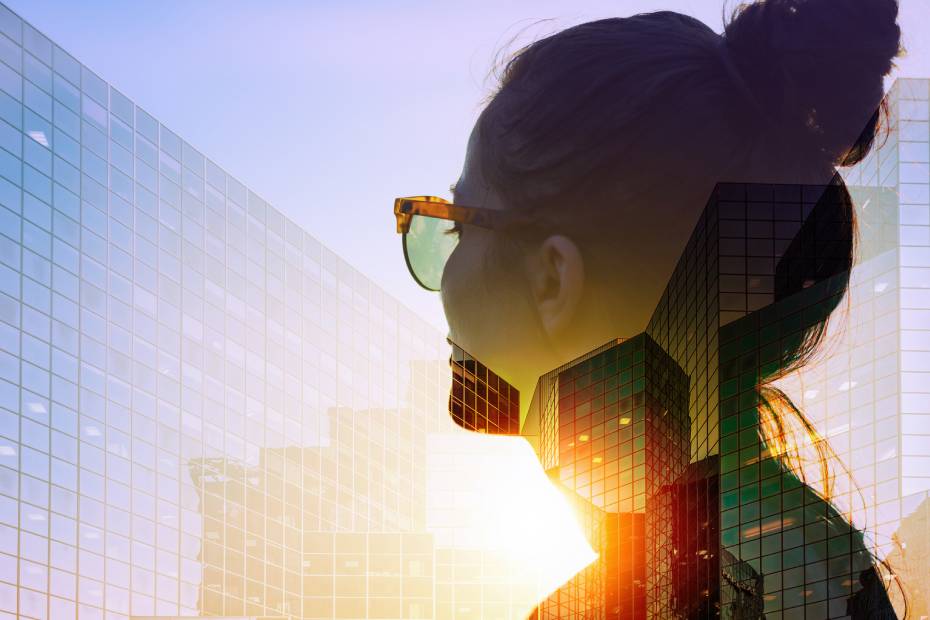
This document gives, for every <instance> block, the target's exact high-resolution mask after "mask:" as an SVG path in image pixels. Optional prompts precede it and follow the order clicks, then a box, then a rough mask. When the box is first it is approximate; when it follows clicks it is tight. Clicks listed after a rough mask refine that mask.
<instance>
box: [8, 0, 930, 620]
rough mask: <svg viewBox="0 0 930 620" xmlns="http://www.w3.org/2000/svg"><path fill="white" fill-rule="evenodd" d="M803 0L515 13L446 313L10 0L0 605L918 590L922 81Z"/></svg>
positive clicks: (440, 283) (847, 597)
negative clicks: (209, 150)
mask: <svg viewBox="0 0 930 620" xmlns="http://www.w3.org/2000/svg"><path fill="white" fill-rule="evenodd" d="M836 2H837V3H840V0H836ZM856 2H861V3H862V4H855V3H856ZM828 4H829V3H825V2H824V0H768V1H767V2H758V3H755V4H751V5H750V7H749V8H748V9H744V10H742V12H739V11H738V12H737V13H734V15H735V16H736V17H734V21H732V22H730V25H728V26H727V28H726V32H725V33H724V35H718V34H717V33H714V32H712V31H710V29H709V28H707V27H706V26H705V25H703V24H702V23H700V22H698V21H697V20H695V19H692V18H689V17H684V16H682V15H679V14H676V13H672V12H668V11H657V12H655V13H649V14H641V15H635V16H633V17H630V18H623V19H620V18H614V19H607V20H602V21H599V22H590V23H588V24H583V25H581V26H578V27H575V28H574V29H569V30H566V31H563V32H562V33H559V34H557V35H553V36H552V37H548V38H545V39H542V40H541V41H539V42H537V43H534V44H532V45H530V46H527V47H526V48H523V49H522V50H521V51H520V53H518V54H517V55H516V56H515V59H514V60H512V61H511V63H510V64H508V65H507V66H506V68H505V71H504V77H503V79H502V81H501V85H500V88H499V89H498V91H496V92H495V93H494V95H493V96H492V97H491V98H490V99H489V100H488V102H487V107H486V108H484V111H483V112H482V113H481V115H480V116H479V120H478V122H477V123H476V124H475V129H474V130H473V133H472V136H471V138H470V139H469V145H468V149H467V154H466V159H465V166H464V169H463V172H462V176H461V177H460V178H459V180H458V181H457V183H456V187H455V188H454V191H453V193H454V194H456V195H455V201H454V202H450V201H449V200H446V199H444V198H439V197H435V196H421V195H417V196H413V197H408V198H398V199H396V201H395V203H394V204H395V212H394V215H395V216H396V217H397V220H398V228H397V233H400V234H401V235H403V237H402V239H403V251H404V257H400V256H398V257H397V259H398V264H399V265H400V267H399V268H403V259H404V258H406V262H407V268H408V269H409V271H410V273H411V275H412V276H413V278H414V280H415V281H416V282H418V283H419V284H420V285H421V286H422V287H423V288H425V289H428V290H431V291H440V292H441V297H442V302H443V304H444V309H445V310H446V313H447V318H448V323H449V331H448V333H442V330H439V329H437V328H435V327H433V326H431V324H430V323H428V322H427V321H426V320H425V319H423V318H421V317H418V316H417V315H416V314H415V313H414V312H412V311H411V310H410V309H409V308H408V307H407V306H406V305H405V303H404V301H403V300H399V299H397V298H396V297H395V296H392V294H391V293H389V292H387V291H385V290H384V289H383V288H382V286H381V285H380V284H379V283H378V282H376V281H374V280H372V279H370V278H369V277H367V276H365V275H364V274H362V273H361V272H359V271H358V270H357V269H355V268H354V267H352V266H351V265H350V264H349V263H348V262H347V261H346V260H344V259H343V258H341V257H340V256H338V255H337V254H335V253H334V252H333V251H331V250H330V249H328V248H327V247H326V245H325V244H324V243H323V242H321V240H320V239H318V238H316V237H314V236H313V235H311V234H309V233H308V232H306V231H305V230H303V229H301V228H300V227H299V226H298V225H297V224H295V223H294V221H292V220H291V219H289V218H287V217H286V216H285V215H284V214H283V213H281V212H280V211H278V210H277V209H275V208H274V207H273V206H272V205H270V204H269V203H268V202H266V201H265V200H263V199H262V198H261V197H260V196H259V195H258V194H257V193H256V192H255V191H252V190H251V189H249V187H247V186H246V185H245V184H244V183H242V182H241V181H239V180H237V179H235V178H233V177H232V176H231V175H229V174H227V172H226V171H225V170H224V169H223V168H222V167H220V165H219V164H217V163H215V162H214V161H213V160H212V159H211V158H210V157H208V156H207V155H205V154H203V153H201V152H200V151H199V150H197V149H196V148H194V146H192V145H191V144H189V143H188V142H187V141H185V140H184V139H183V138H182V137H181V136H179V135H177V134H176V133H175V132H173V131H172V130H171V129H169V128H168V127H166V126H165V125H164V124H162V123H161V122H160V121H159V120H157V119H155V118H154V117H153V116H152V115H150V114H149V113H148V112H146V111H145V109H143V107H141V106H140V105H137V104H136V102H134V101H132V100H130V99H129V98H128V97H127V96H125V95H124V94H122V93H121V92H120V90H118V89H117V88H116V87H114V86H112V85H110V84H109V83H107V82H106V81H104V79H102V78H101V77H99V76H98V75H97V74H96V73H94V71H93V70H92V69H91V68H89V67H86V66H84V65H83V64H81V63H80V62H79V61H78V60H77V59H76V58H74V57H73V56H72V55H70V54H69V53H68V52H67V51H66V50H64V49H62V48H61V47H59V45H57V44H56V43H55V42H53V41H51V40H50V39H49V38H48V37H46V36H45V35H44V34H42V33H41V32H39V31H38V30H37V29H36V28H34V27H33V26H32V25H30V24H29V23H27V22H25V21H24V20H23V19H21V18H20V17H19V16H18V15H16V14H15V13H14V12H13V11H11V10H10V9H8V8H7V7H5V6H3V5H2V4H0V620H12V619H14V618H17V619H18V618H28V619H31V620H58V619H68V620H70V619H80V620H130V619H136V620H143V619H144V620H154V619H156V618H161V619H167V618H180V617H218V618H225V619H227V620H232V619H236V620H243V619H265V620H270V619H274V620H285V619H286V620H298V619H307V620H330V619H331V620H337V619H340V620H361V619H366V620H367V619H376V620H401V619H421V620H427V619H431V620H433V619H434V620H478V619H486V620H498V619H508V620H561V619H574V620H582V619H583V620H639V619H643V620H645V619H666V618H671V619H680V620H710V619H716V618H726V619H734V620H760V619H765V620H804V619H809V620H816V619H821V618H844V619H850V620H860V619H861V620H884V619H891V618H902V619H904V618H908V619H910V618H914V619H919V618H928V617H930V542H928V541H930V79H903V78H902V79H897V80H896V81H894V82H893V84H891V85H890V88H889V90H888V91H887V93H886V94H885V95H884V97H883V98H882V97H880V96H879V94H880V93H879V91H880V90H881V88H879V84H880V83H881V80H882V79H884V77H885V76H886V75H888V74H889V67H890V66H891V60H889V59H890V58H894V57H895V55H896V54H897V53H898V43H899V40H898V34H899V32H898V29H897V25H896V22H895V19H896V11H897V4H896V3H895V2H893V1H892V0H849V2H848V4H844V7H845V8H844V10H846V9H848V11H847V12H845V13H840V14H834V13H828V12H827V11H826V9H825V8H824V7H827V6H828ZM836 6H838V4H837V5H836ZM866 6H867V7H871V8H870V10H871V11H872V13H869V12H868V11H867V10H865V9H863V13H862V14H868V16H869V17H870V20H864V21H863V20H858V21H857V19H858V18H859V17H861V16H862V15H861V14H859V13H857V12H856V11H858V10H859V7H866ZM811 7H813V8H811ZM873 13H874V14H873ZM812 15H813V16H814V17H818V16H819V17H818V19H816V20H815V19H813V17H811V16H812ZM824 15H827V16H829V17H830V19H826V18H824V17H823V16H824ZM835 15H840V16H841V17H842V19H840V18H836V19H834V18H833V17H834V16H835ZM850 15H852V17H850ZM804 19H811V20H812V21H811V22H810V23H813V24H814V26H811V27H810V28H808V27H807V26H804V27H800V26H798V23H799V22H798V21H795V20H804ZM766 20H775V21H774V22H773V23H775V25H774V26H773V25H771V24H768V22H766ZM818 20H819V21H818ZM865 22H869V23H871V22H874V23H875V24H877V25H876V31H877V32H878V34H875V36H874V37H872V36H871V35H869V36H865V35H862V36H861V37H859V39H855V37H851V38H850V40H853V39H855V40H856V41H859V42H860V43H861V47H856V46H855V45H853V44H852V43H850V45H849V50H847V48H845V47H844V48H843V49H842V53H840V52H836V53H834V52H833V51H831V50H832V48H829V43H830V42H829V41H827V42H825V43H824V44H823V45H820V44H819V41H820V38H827V37H826V35H825V34H824V32H823V31H822V30H823V28H824V27H825V26H824V25H825V24H827V25H828V26H829V28H828V29H831V30H832V29H835V30H837V31H842V32H843V33H846V34H849V33H852V34H855V35H857V36H858V35H860V34H862V33H860V32H859V28H860V27H862V24H863V23H865ZM803 23H807V22H803ZM734 24H735V25H734ZM766 24H768V25H766ZM818 29H819V30H818ZM566 33H568V34H566ZM760 33H764V35H765V36H764V37H763V38H764V39H765V43H766V44H772V45H774V43H773V42H775V43H778V44H779V45H782V44H783V47H777V46H776V47H773V49H776V48H777V50H778V53H779V54H781V55H782V56H783V57H782V56H779V59H778V60H779V61H782V62H784V63H785V66H786V67H787V66H788V65H789V64H791V67H790V69H791V71H794V72H795V76H794V77H795V78H797V79H796V81H791V80H788V79H786V78H785V75H787V74H788V73H789V70H788V69H785V70H784V71H781V69H779V68H777V67H776V68H774V69H773V68H772V67H770V66H766V67H765V70H764V71H763V70H760V71H752V70H749V69H747V66H748V65H750V64H751V62H750V61H752V62H756V63H757V64H760V65H764V64H765V63H767V62H770V61H771V59H770V58H769V57H768V56H766V55H765V54H764V53H759V56H758V57H753V56H752V55H751V54H746V55H740V52H739V51H738V50H739V49H740V48H742V49H743V50H744V51H745V50H746V49H752V48H753V44H754V43H756V41H755V40H754V39H753V35H757V36H759V37H762V34H760ZM786 33H787V34H786ZM789 35H791V36H789ZM626 37H630V38H629V39H628V38H626ZM792 37H794V38H792ZM802 38H809V39H811V40H814V41H815V42H817V43H818V46H819V47H817V46H815V47H816V49H818V50H820V51H821V52H823V50H827V52H824V53H825V54H827V55H828V56H830V60H831V61H832V60H835V58H834V56H836V55H837V54H838V55H839V56H842V57H843V59H844V61H845V59H846V58H847V56H848V58H851V59H853V60H855V61H857V62H860V65H861V67H859V66H853V65H851V64H850V65H849V66H848V67H847V65H846V64H843V65H842V66H840V65H836V66H835V67H834V66H830V65H829V63H825V64H824V67H826V69H824V68H823V67H820V68H818V70H814V69H811V70H809V71H808V70H807V65H806V64H805V63H806V61H807V57H808V56H809V54H807V52H809V49H807V48H804V47H803V46H802V45H801V44H800V43H798V41H799V40H800V39H802ZM809 42H810V41H806V43H809ZM652 45H656V46H657V47H655V48H653V47H651V46H652ZM795 45H796V46H797V47H798V49H800V50H801V52H798V49H795V48H794V47H792V46H795ZM644 50H645V51H644ZM850 50H851V51H850ZM620 51H622V52H623V54H619V52H620ZM847 52H848V53H847ZM805 55H806V56H805ZM800 56H804V59H802V60H804V62H802V61H801V60H799V57H800ZM815 60H816V62H823V58H817V59H812V60H810V63H811V64H812V65H813V64H815ZM621 61H622V62H621ZM661 62H668V63H670V66H669V67H665V68H664V70H663V71H659V70H658V69H656V67H659V64H660V63H661ZM771 62H774V61H771ZM799 65H804V66H803V67H801V68H799ZM604 66H607V67H610V71H612V72H615V75H614V74H611V75H610V76H607V77H604V76H603V75H601V74H600V72H599V70H598V71H595V69H596V68H598V67H600V68H603V67H604ZM849 67H852V68H849ZM859 68H862V75H861V76H860V75H859V73H858V72H857V69H859ZM692 69H693V72H692V73H689V72H688V71H692ZM827 69H829V70H827ZM834 69H835V71H834ZM866 69H867V71H866ZM700 71H707V72H708V73H707V75H703V74H701V73H700ZM847 73H848V75H847ZM783 74H784V75H783ZM836 75H841V77H842V78H843V79H846V80H847V82H848V84H846V83H844V84H843V87H842V88H836V89H834V88H833V87H832V86H831V87H830V88H826V86H824V87H823V89H822V90H821V89H820V81H821V80H822V81H823V82H824V83H826V81H827V80H828V78H829V77H830V76H834V77H835V76H836ZM779 80H783V81H779ZM815 83H816V84H815ZM773 84H774V86H773ZM812 84H815V85H812ZM847 86H848V88H847ZM663 89H667V90H663ZM702 89H706V90H702ZM805 89H808V90H810V91H816V92H815V93H814V94H812V93H811V92H807V91H806V90H805ZM823 91H828V94H826V95H825V94H824V92H823ZM655 93H659V94H660V95H661V97H659V96H658V95H656V94H655ZM695 93H697V94H695ZM669 94H672V95H674V96H675V97H674V98H675V101H674V104H675V105H672V104H671V103H670V102H667V101H665V100H662V101H658V102H657V101H656V100H654V99H653V97H659V99H662V97H666V95H669ZM815 95H816V96H815ZM691 96H694V97H696V99H694V100H693V101H692V100H691V99H688V97H691ZM702 97H703V98H702ZM667 98H668V97H666V99H667ZM873 99H874V101H873ZM604 101H609V105H607V106H606V107H605V104H604ZM695 101H696V102H697V103H694V102H695ZM773 101H775V102H777V103H778V106H780V107H778V109H777V110H776V111H775V112H773V110H774V108H772V109H769V108H768V107H767V106H770V105H772V106H774V105H775V104H774V103H772V102H773ZM876 103H878V104H879V105H878V106H877V107H876V106H875V105H873V104H876ZM660 104H661V105H660ZM699 104H700V105H699ZM791 105H794V106H796V107H797V109H796V110H795V109H789V108H790V106H791ZM856 106H858V107H856ZM853 108H855V109H853ZM859 108H862V109H859ZM847 109H850V110H852V111H851V112H850V113H849V116H848V117H846V116H843V114H842V113H843V112H844V111H846V110H847ZM873 109H875V112H874V114H873V111H872V110H873ZM604 110H606V112H605V111H604ZM776 112H777V113H776ZM652 114H655V115H656V116H655V117H652V116H651V115H652ZM830 114H834V116H833V117H831V116H829V115H830ZM835 118H840V119H841V120H836V121H833V120H832V119H835ZM645 121H649V122H648V123H647V122H645ZM853 126H854V127H855V129H851V127H853ZM863 126H864V127H865V129H862V127H863ZM786 127H787V128H789V129H788V130H786ZM831 132H835V133H831ZM850 132H852V133H850ZM847 134H849V135H847ZM747 136H749V137H747ZM773 136H774V137H773ZM756 139H758V142H754V140H756ZM779 140H784V142H780V141H779ZM792 140H793V141H795V142H797V144H795V143H792V142H791V141H792ZM773 144H777V147H776V146H772V145H773ZM799 145H800V146H799ZM731 147H732V148H731ZM769 147H771V148H769ZM795 147H797V148H795ZM728 149H729V150H728ZM582 155H584V157H582ZM621 164H622V165H621ZM615 177H616V178H615ZM617 179H619V180H617ZM386 203H387V200H385V204H386ZM604 205H609V206H610V207H611V208H610V209H606V208H604ZM383 215H384V216H385V221H387V217H388V216H387V213H386V210H385V213H384V214H383ZM390 232H391V234H394V231H393V229H392V230H391V231H390Z"/></svg>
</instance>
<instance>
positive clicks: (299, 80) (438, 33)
mask: <svg viewBox="0 0 930 620" xmlns="http://www.w3.org/2000/svg"><path fill="white" fill-rule="evenodd" d="M3 1H4V2H5V3H6V4H7V5H8V6H10V8H12V9H13V10H14V11H16V12H18V13H19V14H20V15H22V16H23V18H25V19H26V20H27V21H29V22H31V23H32V24H33V25H34V26H35V27H36V28H38V29H39V30H41V31H43V32H44V33H45V34H47V35H48V36H49V37H51V38H52V39H53V40H54V41H56V42H57V43H58V44H60V45H61V46H62V47H64V48H65V49H66V50H68V51H69V52H71V53H72V54H73V55H75V56H76V57H77V58H78V59H79V60H80V61H82V62H83V63H85V64H86V65H88V66H89V67H90V68H91V69H93V70H95V71H96V72H97V73H98V74H99V75H100V76H101V77H103V78H104V79H106V80H107V81H109V82H110V83H111V84H113V85H114V86H115V87H116V88H118V89H119V90H121V91H122V92H123V93H125V94H126V95H128V96H129V97H131V98H132V99H134V100H135V101H136V103H137V104H139V105H140V106H142V107H143V108H145V109H146V110H148V111H149V112H150V113H152V114H153V115H155V116H156V117H157V118H158V119H159V120H161V121H162V122H163V123H165V124H166V125H167V126H168V127H170V128H171V129H173V130H175V131H176V132H177V133H179V134H180V135H181V136H182V137H183V138H185V139H186V140H187V141H188V142H190V143H191V144H192V145H194V146H195V147H197V148H199V149H200V150H201V151H203V152H204V154H206V155H207V156H208V157H210V158H211V159H213V160H214V161H215V162H217V163H218V164H219V165H221V166H223V167H224V168H225V169H226V170H227V171H229V172H230V173H231V174H233V175H234V176H236V177H238V178H239V179H240V180H242V181H244V182H245V183H246V184H247V185H249V186H250V187H251V188H252V189H253V190H254V191H256V192H257V193H258V194H260V195H261V196H263V197H264V198H265V199H266V200H268V201H269V202H271V203H272V204H273V205H274V206H275V207H277V208H278V209H279V210H281V211H282V212H283V213H284V214H285V215H287V216H288V217H290V218H292V219H293V220H294V221H296V222H297V223H299V224H300V225H302V226H303V227H304V228H305V229H307V230H308V231H310V232H311V233H313V234H314V235H315V236H317V237H318V238H319V239H320V240H321V241H323V242H324V243H325V244H326V245H328V246H329V247H330V248H332V249H333V250H334V251H336V252H337V253H338V254H340V255H341V256H342V257H344V258H345V259H347V260H348V261H349V262H350V263H352V264H353V265H355V266H356V267H357V268H359V269H360V270H361V271H362V272H364V273H365V274H367V275H368V276H369V277H370V278H372V279H373V280H375V281H376V282H378V283H379V284H381V286H383V287H384V288H385V289H386V290H387V291H389V292H390V293H392V294H393V295H394V296H395V297H398V298H399V299H401V300H402V301H404V302H405V303H406V304H407V305H408V306H409V307H410V308H411V309H413V310H414V311H415V312H417V313H419V314H420V315H421V316H423V317H424V318H426V319H428V320H429V321H431V322H432V323H434V324H436V325H437V326H439V327H440V328H441V329H443V330H444V329H445V320H444V318H443V314H442V308H441V304H440V302H439V297H438V293H428V292H426V291H423V290H422V289H420V288H418V287H417V286H416V285H415V284H414V283H413V281H412V280H411V279H410V277H409V276H408V274H407V270H406V267H405V265H404V260H403V254H402V251H401V246H400V238H399V235H397V234H396V233H395V232H394V230H395V229H394V217H393V215H392V212H391V207H392V200H393V198H394V197H395V196H405V195H412V194H438V195H441V196H447V197H448V186H449V184H450V183H452V182H453V181H455V180H456V178H457V177H458V174H459V171H460V169H461V165H462V159H463V155H464V150H465V143H466V140H467V137H468V132H469V131H470V129H471V126H472V124H473V123H474V120H475V118H476V117H477V114H478V112H479V111H480V105H481V101H482V99H483V98H484V97H485V96H486V95H487V94H488V92H489V90H490V89H491V88H492V87H493V80H492V79H490V78H489V76H488V73H489V70H490V69H491V68H492V66H493V64H494V60H495V57H496V54H497V52H499V51H500V50H501V49H502V48H504V49H515V47H514V46H507V44H508V42H509V41H510V40H511V39H512V38H513V37H514V36H516V35H519V34H521V32H522V38H521V39H518V41H523V42H526V41H527V40H529V39H531V38H535V37H537V36H540V35H543V34H547V33H549V32H551V31H554V30H558V29H561V28H564V27H566V26H569V25H572V24H575V23H579V22H582V21H588V20H591V19H597V18H601V17H609V16H625V15H630V14H633V13H638V12H642V11H651V10H657V9H659V8H667V9H672V10H676V11H680V12H683V13H689V14H692V15H694V16H696V17H698V18H699V19H701V20H703V21H704V22H705V23H707V24H708V25H710V26H711V27H712V28H714V29H715V30H717V31H720V29H721V24H722V14H723V13H722V12H723V8H724V5H723V3H721V2H720V0H691V1H686V0H678V1H676V0H668V1H665V2H661V1H656V0H650V1H645V0H637V1H632V0H612V1H601V0H591V1H586V0H571V1H568V0H565V1H563V2H552V1H551V0H520V1H510V2H507V1H502V0H494V1H489V0H467V1H456V2H451V1H437V0H432V1H427V0H416V1H414V0H400V1H383V0H382V1H381V2H371V1H367V0H354V1H351V0H350V1H342V2H337V1H335V0H329V1H326V2H320V1H305V2H296V1H272V0H263V1H259V0H253V1H251V2H246V1H244V0H202V1H193V0H146V1H143V0H134V1H117V0H109V1H108V0H80V1H79V2H76V1H74V0H3ZM733 5H734V3H733V2H727V3H726V6H728V7H732V6H733ZM541 19H547V20H550V21H546V22H544V23H542V24H537V25H536V26H533V24H534V23H535V22H537V21H538V20H541ZM900 23H901V25H902V27H903V29H904V43H905V46H906V47H907V50H908V56H907V57H906V58H905V59H902V60H900V61H899V62H898V65H899V73H900V74H901V75H906V76H913V77H930V43H928V40H927V39H928V38H930V37H928V35H930V0H901V18H900ZM527 27H530V28H529V30H526V28H527Z"/></svg>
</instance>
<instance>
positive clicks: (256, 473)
mask: <svg viewBox="0 0 930 620" xmlns="http://www.w3.org/2000/svg"><path fill="white" fill-rule="evenodd" d="M447 358H448V346H447V344H446V343H445V342H444V340H443V337H442V335H441V334H440V332H439V330H437V329H434V328H432V327H430V326H429V325H428V324H426V323H425V322H423V321H421V320H419V319H417V318H416V317H415V316H413V315H412V313H411V312H409V311H408V310H406V309H405V308H404V307H403V306H402V305H401V304H400V303H399V302H398V301H396V300H395V299H393V298H392V297H390V296H389V295H387V294H385V293H384V292H383V291H382V290H381V289H380V288H378V287H377V286H376V285H374V284H373V283H372V282H370V281H369V280H368V279H366V278H365V277H364V276H363V275H362V274H360V273H359V272H358V271H356V270H355V269H354V268H352V267H351V266H350V265H349V264H347V263H346V262H345V261H344V260H342V259H340V258H339V257H338V256H336V255H335V254H334V253H333V252H331V251H330V250H328V249H327V248H326V247H325V246H323V245H321V244H320V242H319V241H318V240H317V239H315V238H314V237H313V236H311V235H309V234H308V233H306V232H304V231H303V230H301V229H300V228H299V227H297V226H296V225H295V224H294V223H293V222H292V221H290V220H288V219H287V218H286V217H284V216H283V215H282V214H281V213H280V212H279V211H277V210H275V209H274V208H273V207H272V206H271V205H269V204H267V203H266V202H265V201H264V200H262V199H261V198H260V197H259V196H258V195H257V194H256V193H254V192H253V191H250V190H249V189H248V188H247V187H246V186H245V185H243V184H242V183H241V182H239V181H238V180H236V179H235V178H233V177H231V176H229V175H227V174H226V173H225V172H224V171H223V170H222V169H221V168H220V167H219V166H218V165H216V164H215V163H214V162H212V161H211V160H210V159H208V158H206V157H205V156H204V155H203V154H201V153H200V152H198V151H197V150H196V149H195V148H193V147H192V146H191V145H190V144H188V143H187V142H185V141H184V140H182V139H181V138H180V137H179V136H177V135H176V134H175V133H173V132H172V131H171V130H170V129H168V128H167V127H165V126H164V125H162V124H161V123H159V122H158V121H157V120H156V119H154V118H153V117H152V116H151V115H149V114H148V113H146V112H145V111H144V110H143V109H142V108H140V107H138V106H137V105H135V104H134V103H133V102H132V101H130V100H129V99H128V98H127V97H125V96H124V95H123V94H121V93H120V92H119V91H118V90H116V89H115V88H113V87H111V86H110V85H108V84H107V83H106V82H104V81H103V80H102V79H101V78H99V77H98V76H97V75H95V74H94V73H93V72H92V71H91V70H90V69H88V68H87V67H84V66H82V65H81V64H80V63H79V62H78V61H77V60H75V59H74V58H73V57H72V56H70V55H69V54H68V53H67V52H65V51H64V50H62V49H61V48H60V47H58V46H57V45H55V44H54V43H53V42H52V41H50V40H49V39H47V38H46V37H45V36H43V35H42V34H41V33H40V32H38V31H37V30H35V29H34V28H33V27H32V26H30V25H29V24H27V23H24V22H23V21H22V20H21V19H20V18H19V17H17V16H16V15H15V14H13V13H12V12H11V11H9V10H8V9H6V8H5V7H2V6H0V617H4V618H14V617H15V618H35V619H38V620H45V619H51V618H75V617H77V618H82V619H84V618H87V619H98V618H99V619H103V618H107V619H117V618H129V617H151V616H158V617H171V616H196V615H201V614H210V615H222V616H227V617H228V616H233V617H274V618H367V617H371V618H417V617H422V618H432V617H436V616H435V614H436V611H435V610H436V608H437V605H438V603H437V600H438V599H437V594H436V585H435V584H436V574H437V563H436V557H437V556H436V554H437V551H436V549H435V545H434V543H433V538H432V535H431V534H430V533H429V532H428V531H427V526H426V515H427V508H426V507H427V489H426V478H427V475H426V462H427V451H428V445H429V443H430V441H432V440H431V439H430V437H433V436H437V437H440V436H445V435H444V433H447V431H451V430H456V429H455V426H454V425H453V424H452V423H451V421H448V400H447V398H448V389H447V388H448V369H447V366H446V364H444V363H443V360H444V359H447ZM447 427H451V428H447ZM452 552H457V549H456V548H454V547H453V548H452V549H450V550H448V551H447V552H444V553H447V554H448V553H452ZM449 557H451V560H450V559H449V558H448V557H446V556H443V558H445V560H444V561H447V564H448V563H449V562H451V563H452V565H453V566H454V561H456V558H457V556H454V555H452V556H449ZM441 576H442V577H443V579H444V580H445V582H447V583H457V582H456V581H455V578H452V577H447V576H445V575H444V574H443V575H441ZM503 583H504V586H503V587H504V588H505V590H506V584H507V583H508V582H507V581H506V579H504V581H503ZM440 594H442V593H440ZM478 602H479V605H477V606H475V607H474V608H473V610H472V613H470V614H461V615H460V617H463V618H464V617H469V618H481V617H484V610H483V609H482V607H481V605H480V603H481V599H480V597H479V601H478ZM508 613H511V612H510V611H509V608H508ZM493 617H509V616H505V615H495V616H493Z"/></svg>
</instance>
